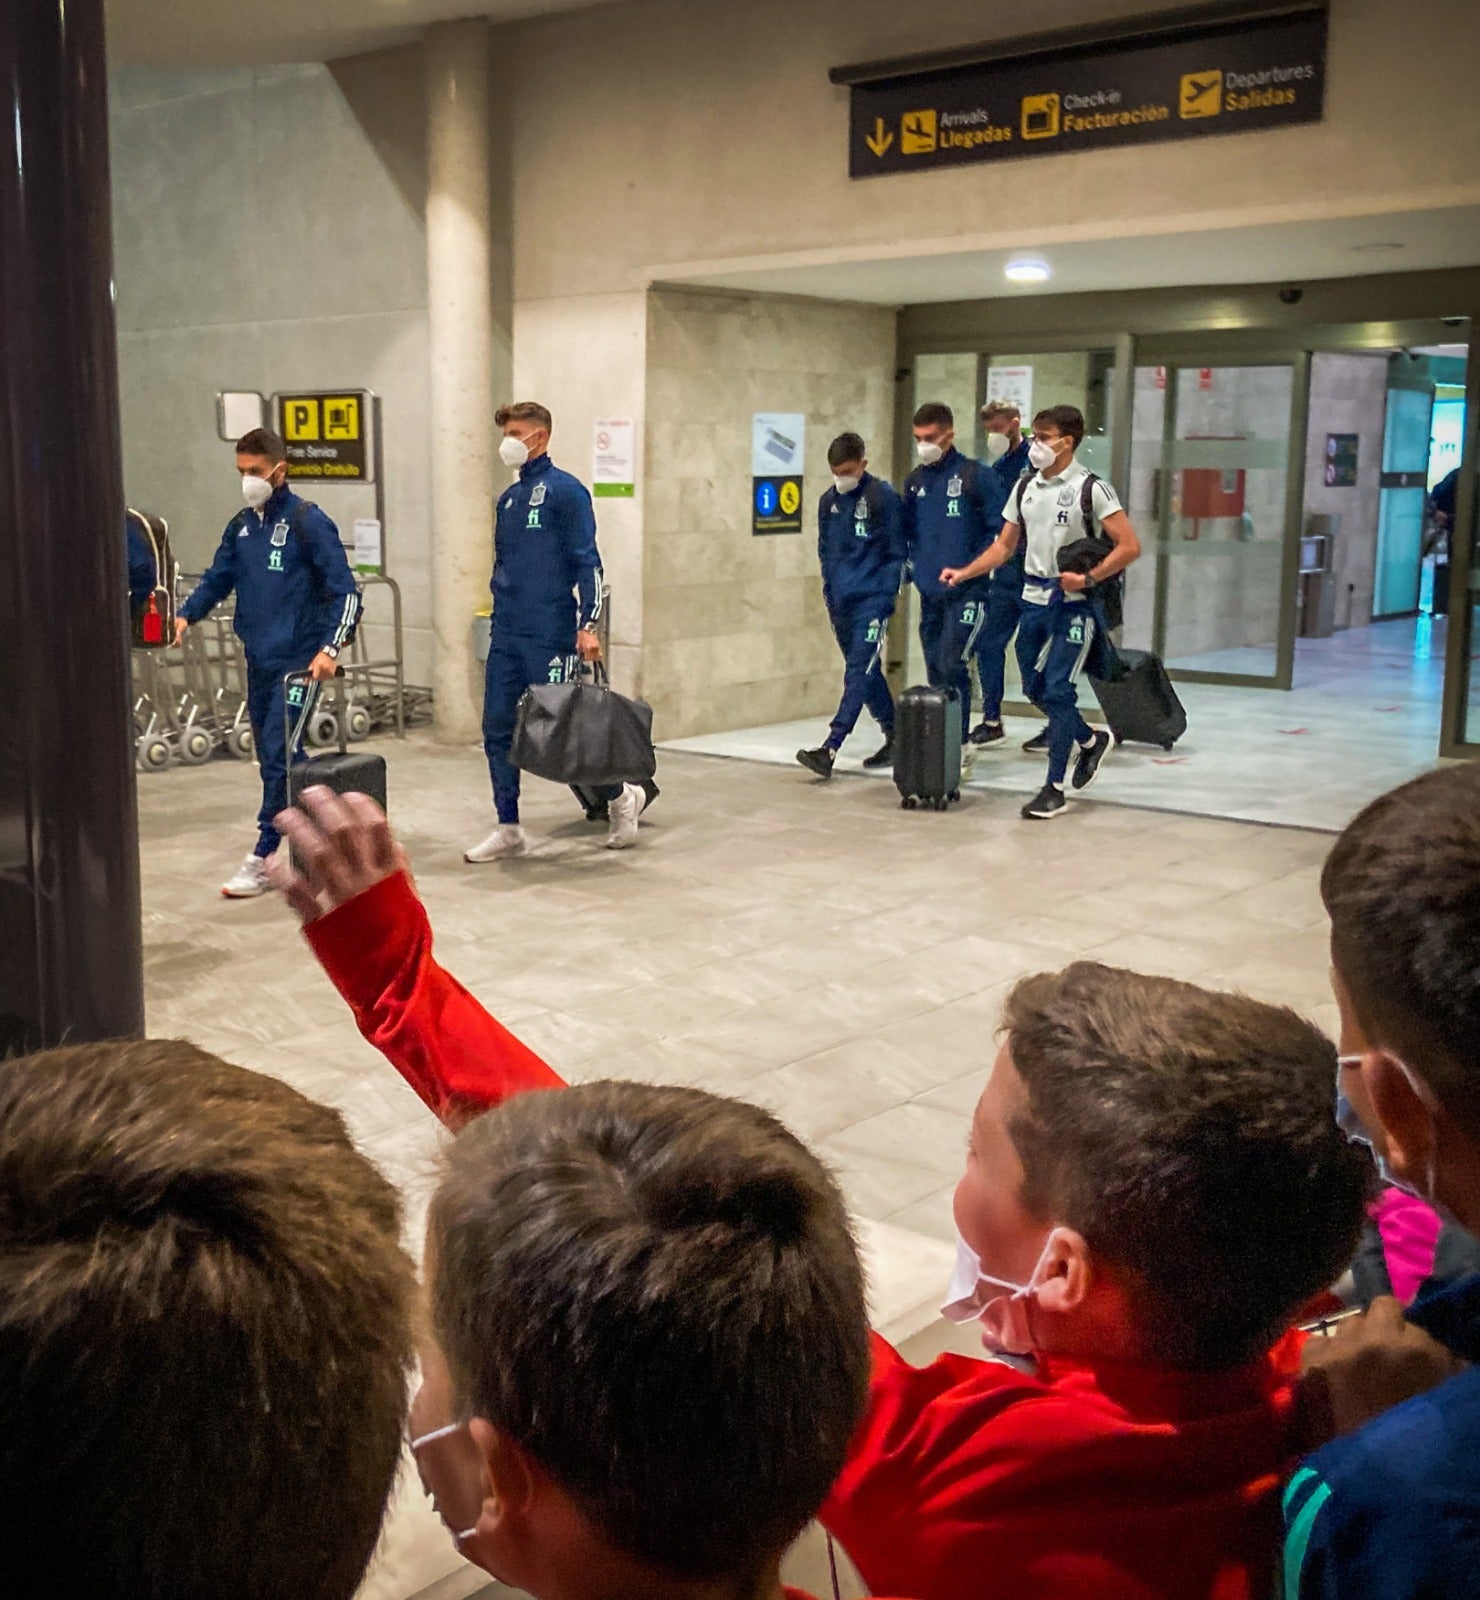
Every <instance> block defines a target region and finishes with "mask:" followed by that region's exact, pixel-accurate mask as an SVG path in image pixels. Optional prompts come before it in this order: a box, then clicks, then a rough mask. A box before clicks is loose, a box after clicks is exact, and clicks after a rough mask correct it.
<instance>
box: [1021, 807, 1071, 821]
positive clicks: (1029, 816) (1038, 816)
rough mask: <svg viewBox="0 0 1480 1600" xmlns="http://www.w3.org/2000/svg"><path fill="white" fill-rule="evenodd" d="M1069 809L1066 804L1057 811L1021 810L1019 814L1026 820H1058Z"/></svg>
mask: <svg viewBox="0 0 1480 1600" xmlns="http://www.w3.org/2000/svg"><path fill="white" fill-rule="evenodd" d="M1068 810H1069V808H1068V806H1066V805H1064V806H1060V807H1059V809H1058V810H1057V811H1021V812H1019V813H1018V815H1019V816H1020V817H1021V818H1022V819H1023V821H1024V822H1057V821H1058V820H1059V818H1060V817H1062V816H1064V815H1065V814H1066V813H1067V812H1068Z"/></svg>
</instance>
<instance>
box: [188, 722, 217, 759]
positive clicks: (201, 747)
mask: <svg viewBox="0 0 1480 1600" xmlns="http://www.w3.org/2000/svg"><path fill="white" fill-rule="evenodd" d="M215 748H216V747H215V745H214V743H212V740H211V736H210V734H208V733H207V732H206V730H205V729H204V728H189V729H187V730H186V732H185V736H184V738H182V739H181V740H180V759H181V760H182V761H183V762H184V763H185V765H186V766H187V767H199V766H202V765H203V764H204V763H205V762H207V761H209V760H210V759H211V752H212V751H213V750H214V749H215Z"/></svg>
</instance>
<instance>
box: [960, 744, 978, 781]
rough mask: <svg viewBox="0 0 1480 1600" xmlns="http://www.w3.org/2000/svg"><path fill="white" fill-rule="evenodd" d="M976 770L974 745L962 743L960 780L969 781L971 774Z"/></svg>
mask: <svg viewBox="0 0 1480 1600" xmlns="http://www.w3.org/2000/svg"><path fill="white" fill-rule="evenodd" d="M975 771H976V746H975V745H974V744H963V745H962V746H961V781H962V783H970V782H971V775H972V773H973V772H975Z"/></svg>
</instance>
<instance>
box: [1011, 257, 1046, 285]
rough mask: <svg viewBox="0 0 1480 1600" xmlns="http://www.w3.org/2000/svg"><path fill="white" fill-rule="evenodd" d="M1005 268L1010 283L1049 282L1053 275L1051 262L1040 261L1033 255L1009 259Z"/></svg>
mask: <svg viewBox="0 0 1480 1600" xmlns="http://www.w3.org/2000/svg"><path fill="white" fill-rule="evenodd" d="M1003 270H1004V272H1005V273H1006V276H1007V281H1008V282H1009V283H1047V282H1048V280H1049V279H1050V278H1051V277H1053V271H1052V269H1051V268H1050V267H1049V264H1048V263H1047V262H1046V261H1038V260H1036V259H1034V258H1033V257H1032V256H1023V257H1020V258H1019V259H1018V260H1016V261H1009V262H1008V263H1007V266H1006V267H1005V268H1004V269H1003Z"/></svg>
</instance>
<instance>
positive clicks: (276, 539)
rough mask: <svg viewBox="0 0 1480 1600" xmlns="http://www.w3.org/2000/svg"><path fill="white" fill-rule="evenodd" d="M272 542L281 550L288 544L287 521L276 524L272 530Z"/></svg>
mask: <svg viewBox="0 0 1480 1600" xmlns="http://www.w3.org/2000/svg"><path fill="white" fill-rule="evenodd" d="M272 542H273V543H274V544H275V545H276V546H277V547H278V549H279V550H281V549H282V547H283V546H284V545H285V544H287V542H288V524H287V523H286V522H279V523H276V524H274V526H273V530H272Z"/></svg>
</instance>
